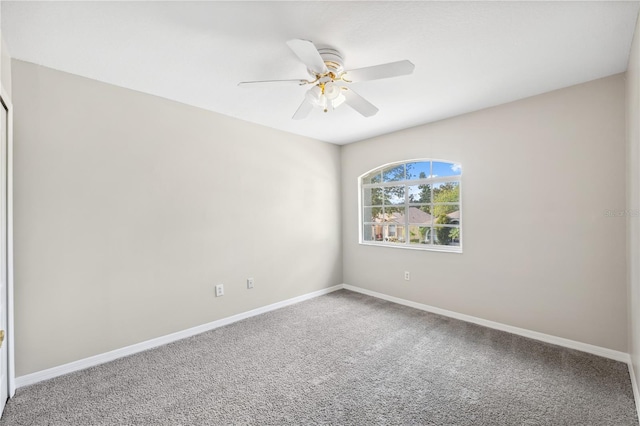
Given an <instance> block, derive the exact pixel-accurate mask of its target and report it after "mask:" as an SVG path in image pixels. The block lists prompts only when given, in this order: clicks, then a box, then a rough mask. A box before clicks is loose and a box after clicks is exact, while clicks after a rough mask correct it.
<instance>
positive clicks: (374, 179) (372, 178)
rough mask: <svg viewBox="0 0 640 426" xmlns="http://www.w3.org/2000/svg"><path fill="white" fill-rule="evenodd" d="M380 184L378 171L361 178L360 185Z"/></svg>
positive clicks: (380, 176) (380, 178) (380, 179)
mask: <svg viewBox="0 0 640 426" xmlns="http://www.w3.org/2000/svg"><path fill="white" fill-rule="evenodd" d="M380 182H382V175H381V174H380V170H376V171H373V172H371V173H369V174H368V175H366V176H364V177H363V178H362V183H364V184H367V183H380Z"/></svg>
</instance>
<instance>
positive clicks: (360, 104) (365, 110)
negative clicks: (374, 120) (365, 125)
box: [344, 88, 378, 117]
mask: <svg viewBox="0 0 640 426" xmlns="http://www.w3.org/2000/svg"><path fill="white" fill-rule="evenodd" d="M344 97H345V103H346V104H347V105H349V106H350V107H351V108H353V109H355V110H356V111H358V112H359V113H360V114H362V115H364V116H365V117H371V116H372V115H376V113H377V112H378V108H376V106H375V105H374V104H372V103H371V102H369V101H368V100H366V99H365V98H363V97H362V96H360V95H358V94H357V93H356V92H354V91H353V90H351V89H350V88H349V89H347V90H345V91H344Z"/></svg>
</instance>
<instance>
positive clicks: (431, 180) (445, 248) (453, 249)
mask: <svg viewBox="0 0 640 426" xmlns="http://www.w3.org/2000/svg"><path fill="white" fill-rule="evenodd" d="M420 162H431V166H430V167H431V173H433V163H448V164H451V165H453V164H457V165H460V163H459V162H457V161H452V160H442V159H436V158H417V159H410V160H402V161H395V162H391V163H386V164H383V165H380V166H378V167H375V168H373V169H371V170H368V171H366V172H365V173H363V174H361V175H360V176H358V242H359V244H361V245H367V246H377V247H392V248H400V249H408V250H423V251H437V252H446V253H462V252H463V249H462V246H463V242H464V238H463V230H462V223H463V219H462V215H463V214H462V209H463V208H462V174H463V172H462V169H461V170H460V174H459V175H452V176H437V177H427V178H423V179H410V180H408V179H406V174H407V172H406V168H405V179H404V180H396V181H389V182H384V177H382V180H381V181H380V182H377V183H368V184H365V183H363V178H364V177H366V176H368V175H370V174H372V173H374V172H379V173H380V175H381V176H383V172H384V170H385V169H389V168H391V167H393V166H400V165H403V166H405V165H406V164H410V163H420ZM430 176H431V175H430ZM446 182H456V183H457V185H458V193H459V197H458V202H448V203H434V202H433V188H434V185H435V184H438V183H446ZM425 184H428V185H431V189H430V192H431V197H430V202H429V203H410V202H409V191H408V190H407V189H408V187H410V186H414V185H425ZM393 186H404V188H405V191H404V203H402V204H394V205H396V206H398V207H403V208H404V209H405V215H404V216H405V220H404V222H403V223H394V225H396V234H397V232H398V231H397V229H398V228H399V227H402V228H404V233H405V242H404V243H397V242H387V241H365V240H364V236H363V231H364V217H363V215H364V196H365V193H364V190H365V189H366V188H384V187H393ZM415 204H429V205H430V206H431V207H433V206H434V205H435V204H438V205H458V207H459V210H458V211H459V219H458V224H457V225H458V226H457V227H451V228H458V229H459V233H460V244H459V245H457V246H450V245H437V244H433V243H430V244H411V235H410V227H411V226H412V225H415V224H411V223H410V222H409V208H410V207H415ZM387 225H389V224H387ZM435 225H436V224H435V223H434V222H433V221H432V223H431V225H428V227H429V228H430V230H431V231H430V232H431V234H433V232H435ZM380 226H382V227H384V226H385V224H384V223H380ZM431 238H433V235H432V237H431Z"/></svg>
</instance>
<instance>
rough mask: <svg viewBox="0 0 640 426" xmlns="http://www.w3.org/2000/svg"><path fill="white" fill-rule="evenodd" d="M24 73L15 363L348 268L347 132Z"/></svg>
mask: <svg viewBox="0 0 640 426" xmlns="http://www.w3.org/2000/svg"><path fill="white" fill-rule="evenodd" d="M13 77H14V79H13V89H14V106H15V157H14V164H15V194H16V195H15V267H16V270H15V325H16V334H15V335H16V370H17V371H16V375H17V376H21V375H24V374H27V373H31V372H35V371H39V370H43V369H46V368H49V367H53V366H58V365H61V364H64V363H67V362H70V361H74V360H78V359H82V358H85V357H88V356H92V355H96V354H100V353H103V352H106V351H109V350H113V349H116V348H120V347H124V346H127V345H130V344H134V343H138V342H141V341H144V340H147V339H151V338H154V337H157V336H162V335H166V334H169V333H172V332H175V331H180V330H184V329H186V328H189V327H192V326H196V325H200V324H204V323H207V322H210V321H213V320H216V319H219V318H223V317H228V316H230V315H233V314H236V313H240V312H245V311H248V310H250V309H253V308H256V307H260V306H264V305H267V304H270V303H274V302H278V301H282V300H285V299H288V298H291V297H295V296H298V295H302V294H306V293H309V292H312V291H315V290H319V289H323V288H326V287H329V286H333V285H336V284H340V283H341V279H342V253H341V238H340V236H341V227H340V195H339V194H340V149H339V147H338V146H335V145H330V144H327V143H322V142H318V141H314V140H310V139H306V138H303V137H298V136H293V135H290V134H286V133H283V132H280V131H276V130H272V129H268V128H265V127H261V126H258V125H253V124H249V123H246V122H242V121H239V120H235V119H231V118H227V117H224V116H221V115H218V114H215V113H212V112H208V111H204V110H200V109H197V108H193V107H189V106H186V105H183V104H179V103H176V102H172V101H168V100H165V99H161V98H157V97H154V96H150V95H146V94H142V93H138V92H134V91H131V90H127V89H122V88H118V87H114V86H110V85H107V84H103V83H99V82H97V81H93V80H89V79H85V78H81V77H78V76H74V75H71V74H66V73H63V72H59V71H54V70H51V69H48V68H44V67H40V66H36V65H33V64H30V63H25V62H20V61H14V62H13ZM247 277H253V278H255V288H254V289H253V290H247V289H246V283H245V280H246V278H247ZM218 283H224V285H225V291H226V295H225V296H224V297H221V298H215V297H214V285H215V284H218Z"/></svg>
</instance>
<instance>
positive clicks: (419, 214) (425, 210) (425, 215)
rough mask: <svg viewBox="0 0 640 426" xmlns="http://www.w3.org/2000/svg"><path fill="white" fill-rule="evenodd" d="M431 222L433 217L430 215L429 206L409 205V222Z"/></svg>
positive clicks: (423, 223)
mask: <svg viewBox="0 0 640 426" xmlns="http://www.w3.org/2000/svg"><path fill="white" fill-rule="evenodd" d="M432 222H433V217H432V215H431V206H412V207H409V223H415V224H420V225H431V224H432Z"/></svg>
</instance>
